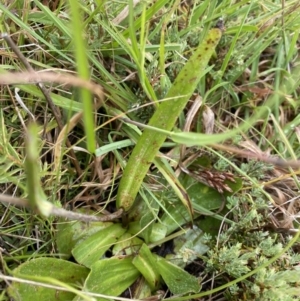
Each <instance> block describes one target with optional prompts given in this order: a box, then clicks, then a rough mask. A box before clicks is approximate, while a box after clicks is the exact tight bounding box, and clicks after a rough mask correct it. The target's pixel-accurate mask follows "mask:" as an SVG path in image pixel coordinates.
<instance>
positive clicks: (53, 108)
mask: <svg viewBox="0 0 300 301" xmlns="http://www.w3.org/2000/svg"><path fill="white" fill-rule="evenodd" d="M0 38H2V39H4V40H5V42H6V43H7V44H8V46H9V47H10V48H11V49H12V50H13V51H14V53H15V54H16V55H17V57H18V58H19V60H20V61H21V62H22V63H23V65H24V66H25V68H26V69H27V70H28V71H30V72H35V71H34V69H33V68H32V67H31V65H30V64H29V63H28V61H27V59H26V58H25V56H24V55H23V53H22V52H21V51H20V50H19V48H18V47H17V46H16V44H15V43H14V41H13V40H12V39H11V38H10V36H9V35H8V34H7V33H2V34H1V35H0ZM36 85H37V87H38V88H39V89H40V90H41V92H42V93H43V95H44V97H45V99H46V101H47V103H48V105H49V107H50V109H51V111H52V113H53V115H54V118H55V120H56V122H57V125H58V128H59V130H60V131H61V130H62V128H63V124H62V117H61V114H60V111H59V110H58V109H57V108H56V106H55V105H54V103H53V101H52V99H51V96H50V94H49V91H48V90H47V89H46V88H45V86H44V85H43V84H42V83H37V84H36ZM66 144H67V147H68V148H69V150H68V152H69V154H70V158H71V161H72V163H73V165H74V167H75V169H76V172H77V174H78V176H80V175H82V170H81V168H80V166H79V163H78V160H77V158H76V155H75V152H74V150H73V149H72V144H71V143H70V141H69V139H68V138H66Z"/></svg>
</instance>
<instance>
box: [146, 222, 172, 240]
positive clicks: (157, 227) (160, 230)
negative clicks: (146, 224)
mask: <svg viewBox="0 0 300 301" xmlns="http://www.w3.org/2000/svg"><path fill="white" fill-rule="evenodd" d="M167 231H168V228H167V227H166V226H165V225H163V224H161V223H160V222H158V223H155V224H153V227H152V231H151V234H150V242H151V243H154V242H156V241H159V240H161V239H164V238H165V237H166V235H167Z"/></svg>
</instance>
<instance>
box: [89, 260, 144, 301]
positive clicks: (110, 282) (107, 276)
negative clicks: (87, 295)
mask: <svg viewBox="0 0 300 301" xmlns="http://www.w3.org/2000/svg"><path fill="white" fill-rule="evenodd" d="M131 261H132V257H123V258H119V257H112V258H109V259H103V260H99V261H97V262H95V263H94V264H93V265H92V266H91V273H90V274H89V276H88V277H87V279H86V282H85V284H84V290H85V291H88V292H93V293H99V294H105V295H109V296H119V295H120V294H121V293H123V292H124V291H125V290H126V289H127V288H128V287H129V286H130V285H131V284H133V282H134V281H135V280H136V279H137V278H138V276H139V275H140V273H139V271H138V270H137V269H136V268H135V266H134V265H133V264H132V263H131ZM97 300H101V301H102V300H108V299H104V298H97Z"/></svg>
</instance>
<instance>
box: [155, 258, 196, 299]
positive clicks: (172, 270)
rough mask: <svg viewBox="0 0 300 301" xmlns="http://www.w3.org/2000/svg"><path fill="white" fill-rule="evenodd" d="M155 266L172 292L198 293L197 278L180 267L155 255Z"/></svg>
mask: <svg viewBox="0 0 300 301" xmlns="http://www.w3.org/2000/svg"><path fill="white" fill-rule="evenodd" d="M157 268H158V270H159V273H160V274H161V276H162V278H163V280H164V282H165V283H166V285H167V286H168V289H169V290H170V291H171V292H172V293H173V294H176V295H177V294H180V295H181V294H187V293H198V292H199V291H200V289H201V286H200V284H199V282H198V279H197V278H196V277H195V276H192V275H191V274H189V273H188V272H186V271H185V270H183V269H181V268H180V267H178V266H176V265H174V264H172V263H170V262H169V261H167V260H166V259H164V258H161V257H158V256H157Z"/></svg>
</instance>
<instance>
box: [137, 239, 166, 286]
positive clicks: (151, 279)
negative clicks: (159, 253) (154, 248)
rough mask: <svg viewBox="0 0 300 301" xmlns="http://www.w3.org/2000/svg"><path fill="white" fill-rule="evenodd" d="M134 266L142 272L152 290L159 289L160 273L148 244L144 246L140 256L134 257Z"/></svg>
mask: <svg viewBox="0 0 300 301" xmlns="http://www.w3.org/2000/svg"><path fill="white" fill-rule="evenodd" d="M132 264H133V265H134V266H135V267H136V268H137V269H138V270H139V271H140V272H141V274H142V275H143V276H144V278H145V279H146V280H147V282H148V284H149V285H150V287H151V289H152V290H154V289H155V288H157V287H158V284H159V279H160V277H159V272H158V270H157V268H156V262H155V258H154V257H153V255H152V253H151V251H150V250H149V248H148V247H147V245H146V244H143V245H142V247H141V248H140V250H139V253H138V255H137V256H135V257H134V259H133V261H132Z"/></svg>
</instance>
